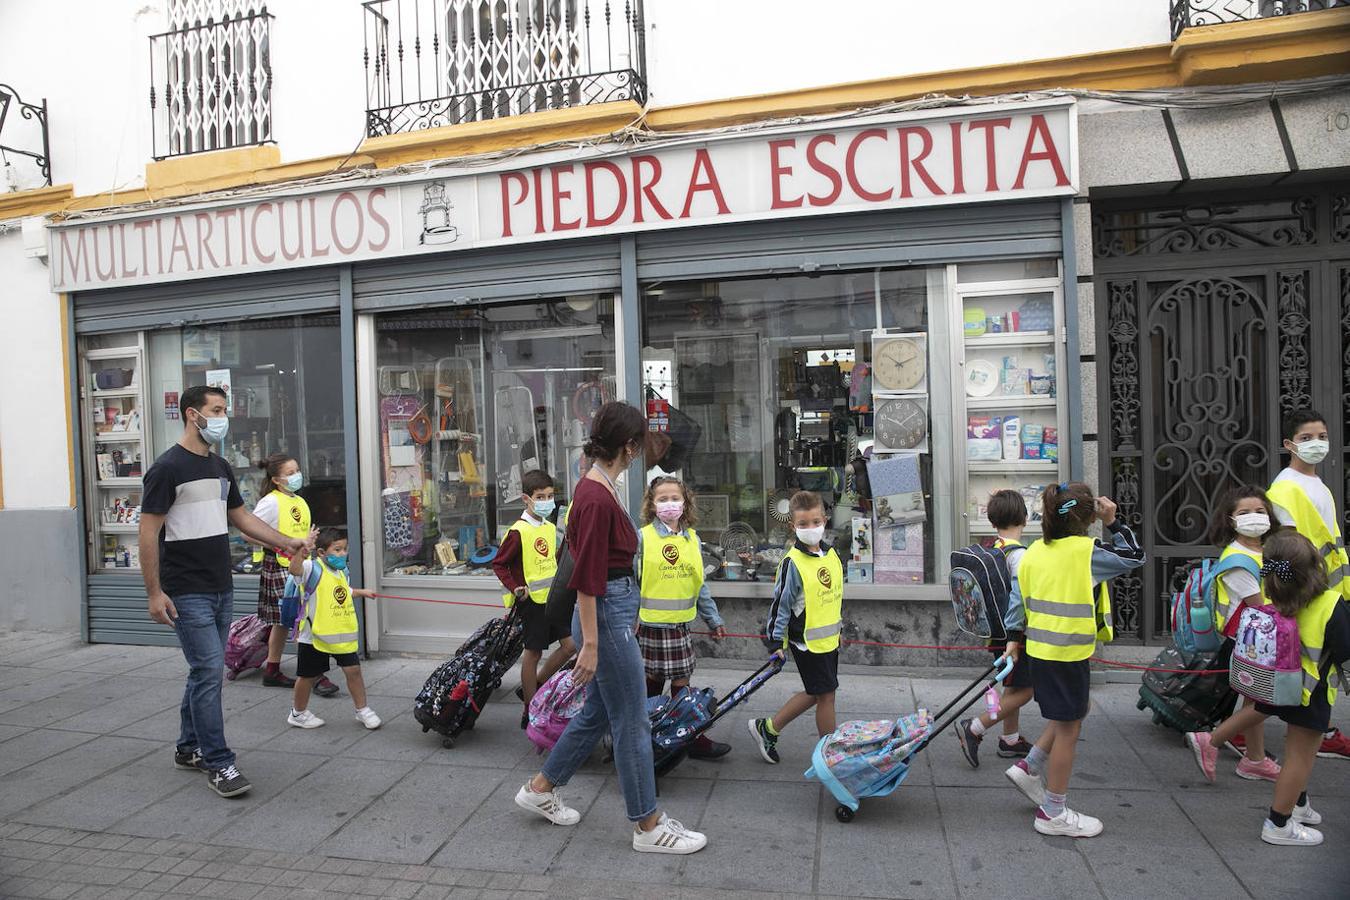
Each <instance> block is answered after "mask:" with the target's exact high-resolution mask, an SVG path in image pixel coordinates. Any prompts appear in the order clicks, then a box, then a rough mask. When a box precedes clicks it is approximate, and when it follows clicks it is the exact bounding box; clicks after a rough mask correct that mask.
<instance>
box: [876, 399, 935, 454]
mask: <svg viewBox="0 0 1350 900" xmlns="http://www.w3.org/2000/svg"><path fill="white" fill-rule="evenodd" d="M874 428H875V430H876V438H877V443H878V444H879V445H880V447H879V448H878V449H881V448H883V447H884V448H886V449H889V450H913V449H915V448H916V447H919V446H922V444H923V442H924V439H925V438H927V437H928V413H927V412H925V411H924V408H923V406H922V405H920V404H919V403H917V402H915V401H913V400H908V399H905V398H899V399H894V400H886V401H883V402H882V404H881V405H880V406H879V407H877V411H876V416H875V419H874Z"/></svg>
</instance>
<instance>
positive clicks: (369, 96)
mask: <svg viewBox="0 0 1350 900" xmlns="http://www.w3.org/2000/svg"><path fill="white" fill-rule="evenodd" d="M362 5H363V6H364V7H365V9H366V22H365V54H364V65H365V71H366V133H367V134H368V135H369V136H371V137H378V136H380V135H387V134H398V133H401V132H409V131H420V130H422V129H425V128H436V127H439V126H442V125H456V124H459V123H462V122H477V121H482V120H484V119H497V118H503V117H506V116H515V115H521V114H523V113H530V112H539V111H542V110H548V109H563V108H566V107H574V106H584V105H588V104H593V103H607V102H610V101H614V100H636V101H638V102H639V103H645V102H646V98H647V85H646V39H645V31H644V24H643V15H642V0H367V2H365V3H363V4H362Z"/></svg>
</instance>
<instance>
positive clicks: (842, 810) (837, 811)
mask: <svg viewBox="0 0 1350 900" xmlns="http://www.w3.org/2000/svg"><path fill="white" fill-rule="evenodd" d="M854 815H856V813H854V812H853V810H851V809H849V808H848V807H847V806H844V805H843V804H840V805H839V806H836V807H835V808H834V817H835V818H836V819H838V820H839V821H840V822H852V821H853V817H854Z"/></svg>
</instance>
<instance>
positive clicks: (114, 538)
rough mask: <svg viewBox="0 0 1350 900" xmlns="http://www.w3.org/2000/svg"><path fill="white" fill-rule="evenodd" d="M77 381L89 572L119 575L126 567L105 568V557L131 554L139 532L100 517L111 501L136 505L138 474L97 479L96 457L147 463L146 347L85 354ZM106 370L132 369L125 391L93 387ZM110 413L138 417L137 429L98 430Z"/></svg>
mask: <svg viewBox="0 0 1350 900" xmlns="http://www.w3.org/2000/svg"><path fill="white" fill-rule="evenodd" d="M81 367H82V370H81V374H82V377H81V380H80V383H81V385H82V387H83V390H82V391H81V404H82V407H83V409H82V413H81V421H82V422H83V423H84V426H85V428H86V429H87V430H86V431H85V434H84V440H83V444H84V446H83V448H82V452H83V453H84V460H85V471H86V472H87V473H89V475H90V476H92V477H89V478H88V481H87V484H88V491H89V494H90V496H89V500H88V503H87V509H88V512H87V515H88V519H87V520H86V521H87V523H88V526H89V534H90V542H89V550H90V553H91V558H90V570H91V571H94V572H102V571H105V570H108V569H112V568H116V569H117V570H118V571H122V572H125V571H128V567H126V566H120V565H119V566H110V565H107V564H106V558H105V554H109V553H113V552H116V553H118V555H119V557H120V554H121V552H123V551H124V550H125V549H126V548H131V550H132V551H133V552H134V545H135V538H134V537H132V536H134V535H135V534H137V533H138V532H139V531H140V525H139V524H136V523H128V522H107V521H104V519H103V512H102V511H103V510H104V509H110V508H112V506H113V505H114V503H115V502H117V501H118V500H121V501H122V502H124V503H129V504H131V505H133V506H134V505H136V504H139V503H140V494H141V486H142V481H141V476H140V475H132V476H114V477H112V478H99V477H98V476H97V473H98V471H99V465H98V457H99V456H100V455H102V454H115V453H121V454H123V455H124V458H125V457H128V456H135V457H139V459H140V465H141V467H142V470H143V467H144V466H147V465H149V463H150V460H149V448H148V446H147V439H148V437H149V435H148V433H147V428H146V427H145V422H146V421H147V420H146V418H145V413H146V408H147V407H146V402H145V393H144V392H145V384H146V379H145V345H144V343H143V342H142V341H141V339H139V338H138V340H137V343H135V344H133V345H129V346H124V347H111V348H98V349H89V350H85V351H84V352H83V353H82V354H81ZM105 367H111V368H121V369H131V370H132V372H133V374H132V378H131V384H129V385H127V386H126V387H123V388H114V389H109V390H97V389H95V388H93V385H94V384H95V383H96V378H97V373H98V372H99V370H100V369H103V368H105ZM109 409H111V410H112V411H113V412H115V413H116V414H117V415H128V416H129V415H130V414H132V413H138V414H139V415H140V417H141V423H140V424H141V427H139V428H135V429H132V430H128V431H96V430H95V428H96V427H97V426H98V425H99V424H104V425H109V424H112V423H110V422H106V421H103V422H100V421H99V420H100V419H103V418H105V417H106V416H107V415H108V413H107V412H106V410H109Z"/></svg>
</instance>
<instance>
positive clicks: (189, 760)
mask: <svg viewBox="0 0 1350 900" xmlns="http://www.w3.org/2000/svg"><path fill="white" fill-rule="evenodd" d="M173 765H174V768H175V769H186V770H187V771H189V772H205V771H206V766H204V765H202V750H201V748H200V747H193V748H192V749H191V750H178V749H176V748H175V750H174V751H173Z"/></svg>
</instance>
